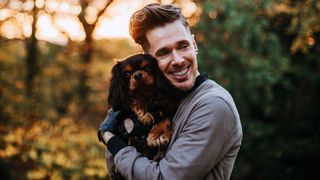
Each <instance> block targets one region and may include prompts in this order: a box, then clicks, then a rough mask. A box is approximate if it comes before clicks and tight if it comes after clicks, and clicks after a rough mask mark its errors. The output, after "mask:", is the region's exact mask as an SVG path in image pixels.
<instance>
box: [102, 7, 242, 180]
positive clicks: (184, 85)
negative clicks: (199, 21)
mask: <svg viewBox="0 0 320 180" xmlns="http://www.w3.org/2000/svg"><path fill="white" fill-rule="evenodd" d="M130 33H131V36H132V38H133V39H134V40H135V42H136V43H138V44H140V45H141V46H142V48H143V50H144V51H145V52H146V53H149V54H151V55H153V56H154V57H155V58H156V59H157V61H158V65H159V67H160V69H161V71H162V72H163V73H164V75H165V76H166V77H167V78H168V79H169V80H170V82H171V83H172V84H173V85H174V86H175V87H177V88H179V89H181V90H184V91H186V92H188V93H187V95H186V96H185V97H184V98H183V100H182V102H181V104H180V106H179V108H178V110H177V112H176V114H175V117H174V119H173V123H174V130H173V135H172V139H171V142H170V144H169V146H168V150H167V153H166V155H165V157H164V158H163V159H161V160H160V161H159V162H156V161H152V160H149V159H147V158H146V157H143V156H141V155H140V154H139V153H138V152H137V151H136V149H135V148H134V147H131V146H128V145H126V144H125V143H124V142H123V141H122V140H121V139H120V138H119V137H117V136H114V135H113V134H112V133H110V132H105V133H104V135H103V138H104V141H105V143H106V144H107V147H108V150H107V151H106V156H107V166H108V169H109V172H110V169H111V168H110V167H112V166H115V167H116V169H117V170H118V171H119V173H120V174H121V175H122V176H124V177H125V178H126V179H147V180H149V179H169V180H171V179H173V180H195V179H229V178H230V175H231V172H232V169H233V165H234V163H235V159H236V156H237V153H238V151H239V148H240V145H241V140H242V128H241V123H240V118H239V114H238V112H237V109H236V106H235V104H234V101H233V99H232V97H231V95H230V94H229V93H228V92H227V91H226V90H225V89H223V88H222V87H221V86H219V85H218V84H217V83H215V82H214V81H212V80H209V79H206V78H205V77H204V76H202V75H200V73H199V71H198V65H197V57H196V56H197V53H198V49H197V46H196V42H195V40H194V37H193V35H192V34H191V32H190V29H189V25H188V23H187V21H186V18H185V17H184V16H183V15H182V14H181V10H180V8H177V7H174V6H172V5H160V4H150V5H147V6H145V7H144V8H142V9H141V10H139V11H137V12H136V13H134V14H133V15H132V17H131V20H130ZM111 116H114V113H113V114H111ZM108 118H110V115H109V117H107V119H108ZM111 119H112V118H111ZM107 123H108V122H107ZM104 124H106V123H104ZM104 124H103V125H104ZM103 125H102V126H101V127H103ZM132 128H134V127H132V125H130V123H129V125H128V126H127V129H128V131H129V132H130V130H131V129H132ZM101 130H103V131H105V129H103V128H101Z"/></svg>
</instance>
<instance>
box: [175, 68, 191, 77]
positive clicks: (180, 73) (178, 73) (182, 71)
mask: <svg viewBox="0 0 320 180" xmlns="http://www.w3.org/2000/svg"><path fill="white" fill-rule="evenodd" d="M187 72H188V68H185V69H183V70H181V71H178V72H174V73H173V75H176V76H181V75H184V74H186V73H187Z"/></svg>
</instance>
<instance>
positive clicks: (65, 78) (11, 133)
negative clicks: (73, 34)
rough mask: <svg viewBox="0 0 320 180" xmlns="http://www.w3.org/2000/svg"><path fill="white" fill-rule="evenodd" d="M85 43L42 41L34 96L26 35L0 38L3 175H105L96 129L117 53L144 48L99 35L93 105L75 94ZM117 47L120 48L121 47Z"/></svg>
mask: <svg viewBox="0 0 320 180" xmlns="http://www.w3.org/2000/svg"><path fill="white" fill-rule="evenodd" d="M80 47H81V43H74V42H70V43H69V44H68V45H67V46H66V47H62V46H57V45H52V44H49V43H45V42H41V43H40V44H39V52H40V54H38V56H39V64H38V65H39V72H37V74H38V76H36V78H35V79H34V87H33V92H34V94H33V96H32V97H31V98H29V97H27V96H26V95H25V84H24V79H25V75H26V70H25V62H24V59H25V56H26V53H25V47H24V42H23V41H17V40H5V39H1V41H0V68H1V71H0V75H1V76H0V107H1V108H0V166H1V172H0V176H1V177H4V176H5V175H6V176H7V177H8V178H9V177H10V176H11V177H12V178H13V179H105V178H107V172H106V167H105V159H104V149H105V148H104V146H103V145H102V144H100V143H99V142H98V139H97V136H96V130H97V128H98V126H99V124H100V123H101V122H102V121H103V119H104V117H105V115H106V111H107V104H106V98H107V85H108V80H109V78H110V71H111V67H112V65H113V63H114V62H113V60H114V59H122V58H124V57H126V56H128V55H129V54H132V53H135V52H137V51H139V49H138V48H137V46H134V45H133V44H132V43H131V42H129V41H128V40H125V39H124V40H122V39H119V40H109V41H96V42H95V51H94V58H93V61H92V64H91V66H90V70H89V72H90V79H89V80H90V81H88V83H89V87H90V89H91V90H92V91H91V94H90V96H89V97H90V98H89V102H88V103H89V104H90V106H89V108H88V109H86V111H85V112H83V111H79V102H80V101H81V100H82V99H81V98H79V97H78V96H77V95H76V89H77V86H78V83H79V82H78V78H77V76H78V73H79V69H80V64H81V63H80V58H79V56H80V53H79V49H80ZM118 49H121V51H119V50H118Z"/></svg>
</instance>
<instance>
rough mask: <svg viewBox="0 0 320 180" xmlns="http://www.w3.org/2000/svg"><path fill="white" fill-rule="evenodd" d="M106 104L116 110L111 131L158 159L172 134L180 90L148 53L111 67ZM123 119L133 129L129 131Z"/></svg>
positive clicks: (147, 154) (180, 96)
mask: <svg viewBox="0 0 320 180" xmlns="http://www.w3.org/2000/svg"><path fill="white" fill-rule="evenodd" d="M111 73H112V77H111V80H110V84H109V95H108V105H109V108H112V109H113V111H119V114H118V115H117V117H116V120H115V121H116V126H115V127H116V128H115V131H114V133H115V134H116V135H118V136H120V137H121V138H122V139H124V140H125V141H127V143H128V144H129V145H131V146H134V147H135V148H136V149H137V151H138V152H140V153H141V154H143V155H145V156H146V157H148V158H149V159H152V160H160V159H161V158H162V157H163V156H164V153H165V151H166V147H167V146H168V144H169V142H170V139H171V135H172V128H173V123H172V119H173V116H174V114H175V112H176V110H177V108H178V106H179V102H180V100H181V98H182V95H183V92H182V91H181V90H179V89H177V88H175V87H174V86H173V85H172V84H171V83H170V81H169V80H168V79H167V78H166V77H165V76H164V75H163V73H162V72H161V71H160V69H159V67H158V65H157V60H156V59H155V58H154V57H152V56H151V55H149V54H135V55H132V56H129V57H128V58H126V59H124V60H122V61H119V62H117V63H116V64H115V65H114V66H113V67H112V70H111ZM125 119H131V120H132V122H133V124H134V128H133V130H132V131H131V132H130V133H128V132H127V130H126V129H125Z"/></svg>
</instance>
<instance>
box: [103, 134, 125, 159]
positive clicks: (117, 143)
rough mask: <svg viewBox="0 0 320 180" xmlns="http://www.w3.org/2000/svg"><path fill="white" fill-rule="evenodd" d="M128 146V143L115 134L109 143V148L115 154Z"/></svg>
mask: <svg viewBox="0 0 320 180" xmlns="http://www.w3.org/2000/svg"><path fill="white" fill-rule="evenodd" d="M126 146H128V145H127V144H126V143H125V142H123V140H122V139H121V138H120V137H118V136H113V137H112V138H111V139H109V141H108V143H107V148H108V150H109V151H110V152H111V154H112V155H113V156H115V155H116V154H117V153H118V152H119V151H120V150H121V149H122V148H124V147H126Z"/></svg>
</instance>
